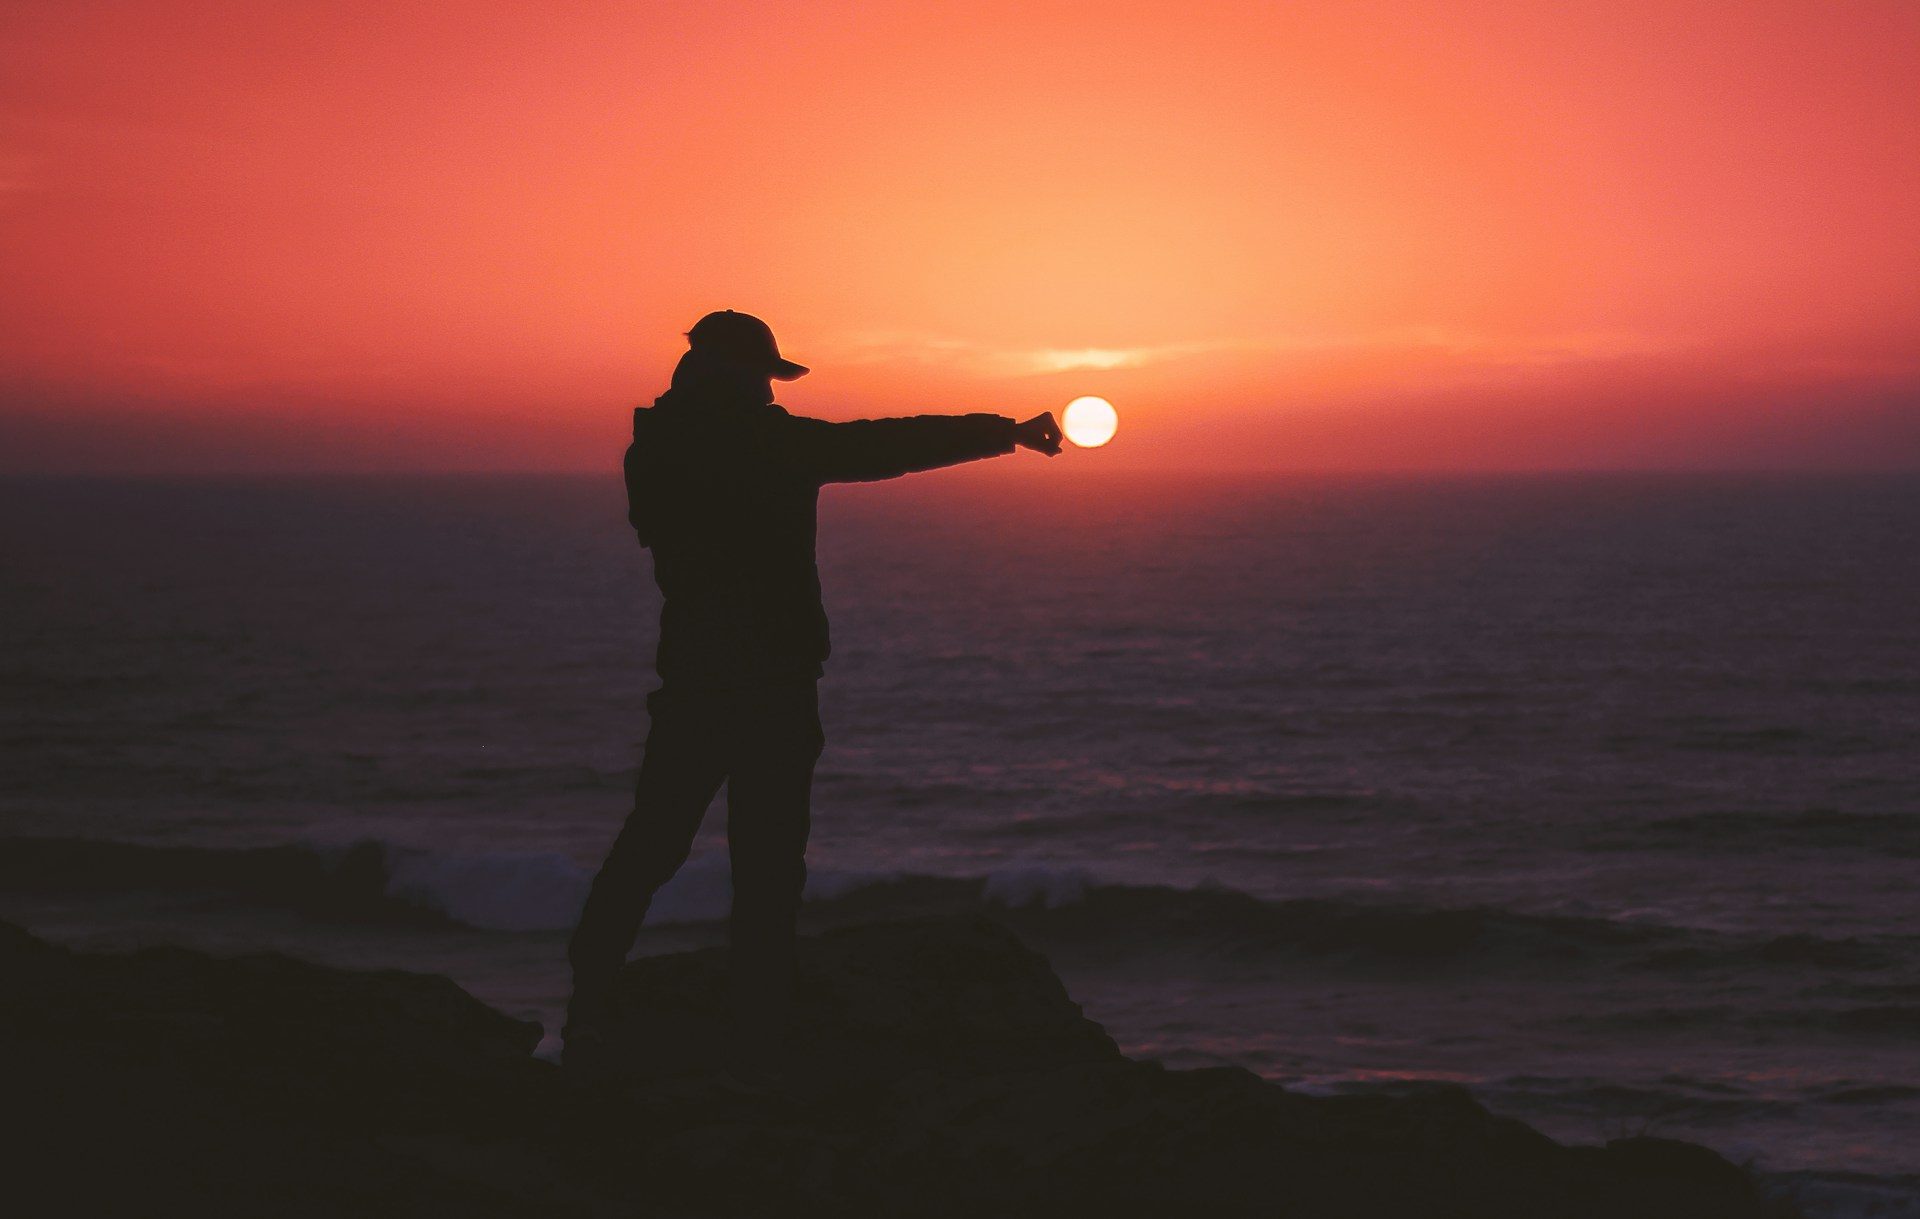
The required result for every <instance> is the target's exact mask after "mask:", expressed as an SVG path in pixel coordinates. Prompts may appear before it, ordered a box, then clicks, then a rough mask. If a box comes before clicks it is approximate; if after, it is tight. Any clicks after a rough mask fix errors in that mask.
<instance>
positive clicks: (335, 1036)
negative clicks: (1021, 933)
mask: <svg viewBox="0 0 1920 1219" xmlns="http://www.w3.org/2000/svg"><path fill="white" fill-rule="evenodd" d="M0 970H4V977H5V980H6V984H5V986H4V989H0V1039H3V1040H0V1047H3V1048H0V1067H3V1068H4V1071H5V1080H6V1088H5V1093H4V1094H5V1097H6V1099H5V1102H4V1103H5V1104H6V1106H7V1107H8V1109H9V1110H10V1111H11V1112H10V1117H12V1118H13V1119H14V1120H13V1121H12V1122H11V1123H10V1125H12V1126H13V1127H14V1128H15V1129H19V1130H24V1131H25V1132H26V1133H25V1136H24V1138H21V1137H19V1136H15V1138H14V1140H13V1142H12V1145H11V1146H10V1147H9V1149H8V1150H9V1153H10V1154H9V1159H10V1160H12V1161H14V1162H15V1163H16V1164H17V1165H18V1166H19V1167H18V1169H17V1170H15V1171H13V1172H11V1173H10V1174H9V1179H8V1183H7V1184H6V1186H5V1187H4V1188H5V1189H6V1190H7V1191H9V1193H10V1195H11V1197H12V1201H13V1203H14V1205H10V1206H9V1210H10V1211H11V1212H12V1213H19V1214H35V1215H43V1214H112V1213H133V1212H138V1213H155V1212H158V1213H181V1214H195V1215H209V1214H236V1215H237V1214H248V1215H265V1214H274V1215H316V1216H317V1215H371V1214H394V1215H439V1214H446V1215H455V1214H458V1215H462V1216H492V1215H532V1214H539V1215H580V1216H600V1215H628V1214H663V1215H714V1216H720V1215H741V1216H746V1215H753V1216H762V1215H767V1216H772V1215H815V1214H818V1215H835V1216H841V1215H849V1216H859V1215H872V1216H923V1215H924V1216H955V1217H958V1216H967V1217H969V1219H972V1217H976V1216H979V1215H1035V1216H1038V1215H1048V1216H1057V1215H1081V1214H1086V1215H1118V1216H1146V1215H1180V1216H1188V1215H1262V1216H1266V1215H1289V1216H1300V1217H1309V1216H1347V1217H1354V1219H1360V1217H1363V1216H1365V1217H1370V1216H1393V1217H1394V1219H1407V1217H1413V1216H1436V1217H1437V1216H1514V1217H1515V1219H1519V1217H1522V1216H1524V1217H1526V1219H1537V1217H1540V1216H1572V1217H1578V1216H1594V1217H1596V1219H1597V1217H1599V1216H1632V1217H1634V1219H1658V1217H1660V1216H1674V1217H1675V1219H1679V1217H1682V1216H1684V1217H1685V1219H1711V1217H1714V1216H1728V1217H1736V1216H1739V1217H1744V1216H1759V1215H1762V1214H1764V1213H1766V1212H1765V1210H1764V1209H1763V1207H1762V1205H1761V1203H1760V1202H1759V1201H1758V1200H1757V1198H1756V1196H1755V1194H1754V1191H1753V1187H1752V1185H1751V1184H1750V1182H1749V1180H1748V1178H1747V1177H1746V1176H1745V1174H1743V1173H1742V1172H1740V1171H1739V1170H1737V1169H1735V1168H1734V1167H1732V1166H1731V1165H1729V1164H1727V1162H1726V1161H1724V1160H1722V1159H1721V1158H1719V1157H1718V1156H1716V1155H1714V1154H1713V1153H1711V1152H1709V1151H1706V1150H1704V1149H1701V1148H1697V1147H1692V1146H1690V1145H1687V1144H1681V1143H1672V1142H1667V1141H1664V1140H1657V1139H1629V1140H1622V1141H1619V1142H1616V1143H1613V1144H1610V1145H1608V1146H1607V1147H1605V1148H1584V1149H1570V1148H1566V1147H1562V1146H1560V1145H1559V1144H1557V1143H1554V1142H1553V1141H1551V1140H1550V1139H1547V1138H1546V1137H1545V1136H1543V1135H1540V1134H1538V1133H1536V1132H1535V1131H1533V1130H1531V1129H1529V1128H1528V1127H1526V1126H1524V1125H1522V1124H1520V1123H1518V1122H1515V1121H1511V1120H1508V1119H1503V1118H1499V1117H1495V1116H1493V1115H1491V1114H1489V1113H1488V1112H1487V1111H1486V1110H1484V1109H1483V1108H1481V1107H1480V1106H1479V1105H1477V1104H1476V1103H1475V1102H1474V1101H1473V1100H1472V1099H1471V1098H1470V1097H1469V1096H1467V1095H1466V1094H1465V1093H1464V1092H1461V1091H1459V1090H1456V1089H1436V1090H1433V1091H1430V1092H1426V1093H1421V1094H1416V1095H1413V1096H1409V1097H1395V1098H1388V1097H1345V1098H1324V1097H1311V1096H1304V1095H1297V1094H1294V1093H1290V1092H1287V1091H1284V1090H1283V1089H1281V1088H1279V1087H1277V1086H1275V1085H1272V1084H1269V1083H1266V1082H1264V1081H1262V1080H1260V1079H1258V1078H1256V1077H1255V1076H1253V1075H1250V1074H1248V1073H1246V1072H1243V1071H1239V1070H1234V1069H1216V1070H1205V1071H1167V1070H1163V1069H1161V1068H1159V1067H1158V1066H1155V1065H1153V1064H1150V1063H1140V1062H1133V1061H1130V1060H1128V1059H1126V1058H1124V1057H1123V1056H1122V1055H1121V1054H1120V1053H1119V1051H1118V1050H1117V1049H1116V1048H1115V1047H1114V1045H1113V1043H1112V1041H1111V1040H1110V1039H1109V1038H1107V1036H1106V1034H1105V1033H1104V1032H1103V1031H1102V1030H1101V1029H1100V1028H1099V1026H1097V1025H1095V1024H1093V1023H1092V1022H1090V1021H1088V1020H1086V1019H1085V1018H1084V1017H1083V1016H1082V1015H1081V1013H1080V1011H1079V1009H1078V1007H1076V1006H1075V1005H1074V1004H1073V1003H1072V1001H1071V1000H1070V999H1069V998H1068V996H1067V994H1066V993H1065V991H1064V989H1063V988H1062V987H1061V985H1060V983H1059V981H1058V979H1057V978H1055V977H1054V975H1053V974H1052V972H1051V970H1050V969H1048V967H1047V964H1046V962H1045V960H1044V959H1042V958H1041V957H1040V956H1039V955H1038V954H1037V953H1034V952H1033V951H1031V950H1030V949H1028V948H1026V947H1025V946H1024V945H1022V944H1021V943H1020V942H1019V941H1018V940H1017V939H1016V938H1014V937H1013V935H1012V934H1011V933H1010V932H1008V931H1006V930H1005V929H1004V928H1002V927H1001V926H999V925H998V924H996V923H994V922H991V921H989V920H984V919H971V918H966V919H946V918H940V919H925V920H915V921H911V922H899V923H887V924H877V925H870V926H862V927H854V928H848V929H845V930H841V931H835V932H830V933H828V934H825V935H822V936H819V937H814V938H810V939H808V940H806V941H804V943H803V951H802V972H801V984H800V994H799V1004H798V1010H797V1012H796V1017H795V1025H796V1031H795V1048H796V1066H795V1069H794V1070H793V1072H792V1074H791V1076H790V1077H789V1082H788V1083H787V1084H785V1085H784V1086H783V1087H781V1088H780V1089H779V1090H777V1091H776V1092H775V1093H773V1094H771V1095H765V1096H756V1095H750V1094H743V1093H742V1092H740V1091H739V1090H736V1089H733V1088H730V1087H728V1086H725V1085H724V1084H723V1083H721V1082H719V1081H717V1080H716V1078H715V1076H714V1074H713V1067H714V1064H715V1061H716V1059H717V1055H718V1053H719V1050H720V1044H719V1041H718V1037H719V1035H720V1030H721V1029H722V1028H723V1027H724V996H725V983H724V977H725V959H724V954H723V953H722V952H720V951H719V950H708V951H703V952H697V953H686V954H679V955H676V956H668V957H658V958H651V959H645V960H641V961H638V962H635V963H634V964H633V965H632V966H631V967H630V968H629V970H628V972H627V975H626V976H625V978H624V979H623V984H622V993H621V1000H622V1005H623V1011H624V1012H625V1013H626V1014H627V1015H626V1020H627V1023H626V1024H625V1026H624V1027H623V1029H622V1038H621V1042H622V1047H623V1049H624V1051H625V1052H624V1054H623V1056H622V1059H621V1061H622V1064H623V1065H622V1066H621V1068H620V1069H619V1070H617V1071H615V1072H614V1073H612V1074H610V1075H605V1076H602V1077H599V1078H597V1079H595V1080H591V1081H581V1080H578V1079H576V1078H574V1077H572V1076H570V1075H569V1074H567V1073H565V1072H562V1071H560V1070H558V1069H556V1068H553V1067H551V1066H549V1065H547V1064H545V1063H541V1062H538V1061H535V1060H534V1059H533V1058H532V1057H531V1056H530V1052H531V1050H532V1048H533V1045H534V1043H535V1041H536V1040H537V1038H538V1036H539V1030H538V1029H537V1028H536V1027H535V1026H532V1025H529V1024H526V1023H523V1022H520V1021H515V1020H511V1019H509V1018H507V1017H505V1016H503V1015H501V1014H499V1013H497V1012H494V1011H492V1010H491V1009H488V1008H486V1007H485V1006H483V1005H481V1004H479V1003H478V1002H476V1001H474V1000H473V999H471V998H470V997H468V996H467V995H466V994H464V993H463V992H461V991H460V990H459V989H458V988H457V987H455V986H454V985H453V984H452V983H451V982H448V981H446V980H445V979H441V978H434V977H426V976H421V975H412V974H404V973H397V972H379V973H357V972H350V971H341V970H332V969H325V968H321V967H318V966H313V965H307V964H303V963H300V962H295V961H290V960H287V959H284V958H280V957H271V956H259V957H241V958H226V959H222V958H214V957H209V956H206V955H203V954H199V953H193V952H187V951H182V950H172V949H161V950H148V951H145V952H138V953H131V954H124V955H84V954H75V953H71V952H67V951H65V950H63V949H58V948H54V947H51V946H49V945H46V944H44V943H41V942H40V941H37V940H34V939H33V938H31V937H29V936H27V935H26V934H24V933H22V932H20V931H18V930H17V929H12V928H0ZM22 1201H30V1202H31V1205H26V1206H21V1205H19V1203H20V1202H22Z"/></svg>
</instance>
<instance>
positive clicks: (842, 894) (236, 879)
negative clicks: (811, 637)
mask: <svg viewBox="0 0 1920 1219" xmlns="http://www.w3.org/2000/svg"><path fill="white" fill-rule="evenodd" d="M591 880H592V873H591V871H590V870H589V869H587V868H584V867H582V866H581V865H580V864H579V863H577V862H576V861H575V860H573V859H572V858H570V857H568V856H566V855H563V854H559V853H554V852H548V853H539V854H505V853H495V854H458V853H447V852H436V851H428V850H422V849H419V848H414V847H403V846H395V845H392V844H388V843H382V842H378V841H362V842H358V843H354V844H352V845H351V846H344V847H315V846H293V845H289V846H273V847H255V848H207V847H175V846H151V845H141V844H135V843H125V842H113V841H105V840H98V839H79V838H12V839H0V890H4V891H8V892H14V893H46V894H55V893H67V894H72V893H85V894H94V895H105V894H116V893H137V892H154V891H173V892H182V893H193V894H196V895H203V896H205V897H208V898H209V899H211V900H216V901H228V902H232V903H233V904H235V905H250V906H269V907H274V908H280V909H291V910H296V911H300V912H302V913H305V914H308V915H311V916H315V917H320V918H327V919H339V920H350V921H362V922H365V921H371V922H384V923H390V924H398V925H414V926H441V927H448V928H466V929H470V930H475V931H491V932H557V931H564V930H566V929H568V928H570V927H571V926H572V925H573V922H574V920H575V919H576V917H577V916H578V914H579V910H580V907H581V904H582V902H583V901H584V900H585V899H586V894H587V889H588V886H589V884H590V883H591ZM806 893H807V900H808V902H809V904H810V905H811V906H812V907H813V908H814V909H815V910H816V911H818V912H820V913H822V914H823V915H826V916H828V917H831V918H833V919H835V920H839V921H853V920H860V919H876V918H898V917H909V916H913V915H918V914H929V913H954V912H963V911H980V912H993V913H996V914H997V917H1001V918H1004V919H1006V920H1007V921H1009V922H1011V923H1013V924H1014V926H1015V927H1016V929H1029V930H1032V931H1034V932H1036V933H1039V934H1041V935H1043V936H1044V937H1045V938H1047V939H1048V940H1051V941H1055V942H1072V941H1077V942H1087V943H1092V942H1100V943H1105V944H1109V945H1120V946H1122V947H1123V948H1124V949H1125V950H1127V951H1132V952H1139V953H1150V952H1156V951H1178V952H1181V953H1188V954H1191V953H1205V954H1208V955H1211V956H1215V957H1226V958H1233V959H1238V958H1249V957H1254V958H1257V957H1267V956H1290V957H1341V958H1351V959H1355V960H1359V961H1365V960H1378V961H1383V962H1392V963H1397V964H1405V963H1409V962H1415V963H1417V962H1433V963H1445V964H1447V965H1449V966H1452V967H1461V966H1472V967H1476V968H1494V969H1497V968H1501V967H1503V966H1520V967H1526V968H1529V969H1536V968H1540V967H1551V966H1553V965H1555V964H1568V965H1580V964H1603V965H1608V966H1614V967H1619V968H1626V969H1634V970H1657V971H1671V972H1687V971H1692V970H1706V969H1713V968H1719V967H1724V966H1728V965H1737V966H1740V967H1744V968H1756V967H1757V968H1762V969H1767V968H1784V969H1807V968H1812V969H1835V968H1839V969H1856V970H1869V971H1872V970H1877V969H1880V968H1882V967H1883V966H1886V965H1889V964H1892V963H1895V962H1897V961H1900V960H1906V959H1910V957H1911V952H1910V949H1911V945H1909V944H1906V943H1905V942H1904V941H1903V942H1902V943H1900V944H1895V943H1893V942H1892V941H1891V940H1888V941H1887V942H1884V943H1883V942H1880V941H1879V940H1875V941H1872V942H1869V941H1864V940H1858V939H1827V938H1821V937H1816V936H1808V935H1795V936H1771V937H1770V936H1761V935H1748V936H1737V935H1731V934H1725V933H1714V932H1703V931H1696V930H1688V929H1682V928H1677V927H1669V926H1664V925H1660V924H1654V923H1646V922H1638V921H1634V922H1626V921H1616V920H1610V919H1605V918H1592V917H1573V916H1560V915H1541V914H1526V913H1520V912H1515V911H1511V910H1502V909H1496V908H1487V907H1449V908H1434V907H1425V906H1415V905H1405V904H1398V905H1397V904H1390V903H1383V902H1380V901H1377V900H1372V899H1365V898H1354V899H1344V898H1311V899H1291V900H1270V899H1263V898H1258V897H1255V896H1253V895H1251V894H1248V893H1244V892H1241V891H1239V890H1235V889H1230V888H1225V887H1221V886H1201V887H1199V888H1194V889H1176V888H1172V887H1168V886H1156V885H1114V884H1103V883H1100V882H1099V881H1098V879H1097V878H1096V877H1095V876H1094V875H1093V874H1091V873H1090V872H1088V871H1087V870H1086V869H1084V868H1075V867H1059V868H1055V867H1046V866H1041V865H1018V866H1011V867H1007V868H1004V869H1001V870H999V871H996V872H993V873H991V874H989V875H987V876H974V877H941V876H927V875H918V874H906V873H899V872H873V871H855V870H836V869H831V868H813V869H811V870H810V873H809V876H808V881H807V891H806ZM731 900H732V889H731V884H730V882H729V878H728V874H727V864H726V860H725V858H724V857H722V856H708V857H701V858H697V859H695V860H694V861H692V862H691V863H690V864H688V865H687V866H686V867H684V868H682V869H681V871H680V873H679V875H677V876H676V877H675V878H674V879H673V881H672V882H671V883H670V884H668V885H667V886H666V887H665V888H663V889H662V890H661V891H660V893H659V894H658V895H657V896H656V897H655V899H654V904H653V908H652V910H651V912H650V913H649V916H648V923H649V925H659V924H673V923H681V924H684V923H704V922H713V921H717V920H721V919H724V918H725V917H726V914H727V909H728V906H729V905H730V903H731ZM1886 1006H1887V1007H1894V1008H1901V1009H1902V1010H1900V1011H1899V1012H1898V1013H1897V1014H1896V1015H1894V1016H1893V1017H1892V1018H1891V1020H1890V1023H1891V1024H1893V1025H1895V1026H1898V1027H1899V1028H1900V1029H1901V1031H1903V1032H1904V1030H1905V1028H1906V1024H1907V1019H1908V1016H1907V1010H1910V1009H1905V1007H1904V1005H1903V1004H1900V1003H1899V1002H1898V1001H1897V1000H1896V1001H1895V1002H1894V1003H1891V1004H1886ZM1887 1015H1888V1013H1886V1012H1879V1013H1876V1014H1875V1017H1876V1019H1878V1018H1884V1017H1887ZM1855 1019H1858V1020H1864V1021H1866V1022H1868V1023H1873V1022H1875V1021H1874V1020H1869V1019H1868V1018H1867V1017H1865V1016H1857V1017H1855Z"/></svg>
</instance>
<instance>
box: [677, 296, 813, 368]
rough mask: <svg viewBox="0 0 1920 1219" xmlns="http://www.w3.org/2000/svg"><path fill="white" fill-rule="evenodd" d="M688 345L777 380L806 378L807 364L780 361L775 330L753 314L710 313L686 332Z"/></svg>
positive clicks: (730, 310) (726, 311)
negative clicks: (774, 339)
mask: <svg viewBox="0 0 1920 1219" xmlns="http://www.w3.org/2000/svg"><path fill="white" fill-rule="evenodd" d="M687 345H688V346H689V347H691V348H693V350H695V351H711V352H713V353H715V354H716V355H723V356H725V357H727V358H728V359H730V360H733V361H736V362H738V363H739V364H742V365H744V366H745V367H748V368H751V369H753V371H754V372H756V373H764V374H766V375H767V376H769V377H772V378H773V379H774V380H776V381H793V380H797V379H799V378H800V377H804V376H806V375H807V366H806V365H805V364H795V363H794V362H793V361H792V360H783V359H781V358H780V348H779V346H778V345H776V344H775V343H774V341H773V328H772V327H770V326H768V325H767V324H766V323H765V322H763V321H761V320H760V319H759V318H757V317H755V316H753V315H752V314H751V313H736V312H734V311H733V310H732V309H722V310H720V311H719V312H718V313H709V314H707V316H705V317H703V318H701V319H700V320H699V321H697V322H695V323H694V324H693V329H692V330H689V331H687Z"/></svg>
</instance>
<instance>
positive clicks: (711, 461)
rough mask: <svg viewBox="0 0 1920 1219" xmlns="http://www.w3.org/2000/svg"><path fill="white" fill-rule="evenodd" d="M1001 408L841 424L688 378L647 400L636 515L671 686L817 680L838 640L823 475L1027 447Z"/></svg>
mask: <svg viewBox="0 0 1920 1219" xmlns="http://www.w3.org/2000/svg"><path fill="white" fill-rule="evenodd" d="M1013 429H1014V421H1013V420H1011V419H1008V418H1005V417H1004V416H1000V415H921V416H915V417H911V418H901V419H863V420H857V421H855V422H851V423H830V422H828V421H826V420H822V419H809V418H805V417H803V416H797V415H791V414H788V413H787V411H786V410H785V409H784V408H782V407H780V406H778V405H776V404H774V403H771V402H753V401H750V400H745V399H741V398H738V397H735V398H732V399H728V398H725V397H722V396H719V395H714V394H700V393H695V392H689V391H688V390H683V389H678V388H676V389H674V390H671V391H669V392H668V393H667V394H665V395H663V396H662V397H660V398H659V399H658V400H656V402H655V404H654V405H653V406H652V407H651V408H648V407H640V408H638V409H636V410H635V411H634V412H633V444H632V445H631V446H630V447H629V448H628V449H627V454H626V461H625V463H624V465H625V473H626V483H627V507H628V519H629V520H630V521H631V522H632V524H633V527H634V530H635V532H636V533H637V534H638V536H639V539H640V544H641V545H642V546H646V547H648V548H650V549H651V550H652V551H653V575H654V580H655V581H656V582H657V583H658V584H659V586H660V592H661V595H662V597H663V604H662V607H661V611H660V646H659V651H658V653H657V654H656V656H655V669H656V671H657V672H658V673H659V676H660V680H661V683H662V684H663V685H665V686H671V687H689V686H691V687H736V686H743V685H753V684H760V683H766V682H780V681H793V680H812V679H817V678H818V677H819V676H820V675H821V673H822V671H823V666H824V664H825V661H826V659H827V657H828V655H829V653H830V652H831V650H832V645H831V640H830V638H829V635H828V629H827V613H826V609H825V607H824V606H822V604H821V601H820V571H819V567H818V565H817V563H816V561H815V557H814V538H815V534H816V530H817V523H818V509H819V496H820V488H821V487H822V486H823V485H825V484H827V483H834V482H871V481H874V480H878V479H885V478H897V477H899V476H900V475H902V474H908V473H912V472H914V471H917V470H931V469H935V468H938V467H940V466H950V465H955V464H958V463H960V462H966V461H973V460H975V459H978V458H983V457H993V456H997V455H999V454H1002V453H1009V452H1012V451H1013V448H1014V439H1013Z"/></svg>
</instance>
